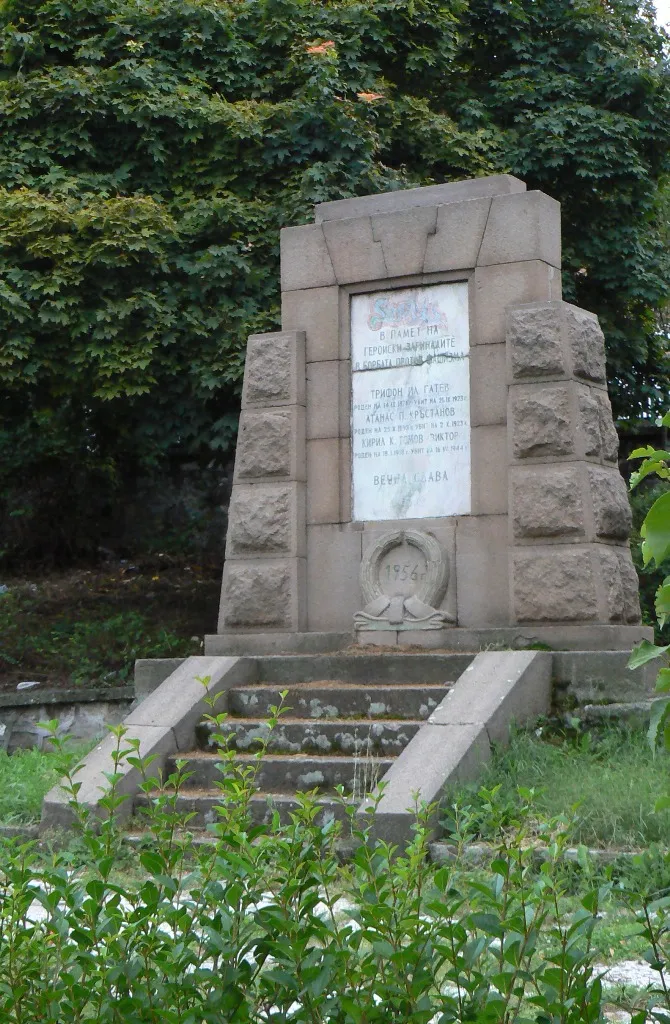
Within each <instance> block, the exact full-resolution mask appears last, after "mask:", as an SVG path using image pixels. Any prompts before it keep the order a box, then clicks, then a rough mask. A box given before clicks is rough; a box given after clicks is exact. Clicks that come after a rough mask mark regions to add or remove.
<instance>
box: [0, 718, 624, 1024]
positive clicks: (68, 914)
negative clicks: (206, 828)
mask: <svg viewBox="0 0 670 1024" xmlns="http://www.w3.org/2000/svg"><path fill="white" fill-rule="evenodd" d="M114 731H115V733H116V736H117V740H118V744H117V752H116V767H117V768H118V765H119V764H120V763H121V761H122V760H123V759H124V758H126V757H128V758H129V759H134V758H136V756H137V750H136V747H134V745H133V744H130V743H128V744H126V742H125V737H124V732H123V729H122V728H118V729H116V730H114ZM262 756H263V752H261V753H260V754H259V755H258V758H257V760H256V762H255V765H253V764H252V765H250V766H247V767H245V768H242V769H240V768H238V767H237V766H236V764H235V762H234V760H233V756H232V754H229V753H228V752H226V751H225V750H223V751H222V752H221V758H222V761H221V781H220V783H219V789H220V806H219V808H218V820H217V822H216V824H215V825H213V826H212V828H211V835H210V839H211V842H210V843H208V844H200V845H194V844H193V841H192V837H191V836H190V835H189V834H188V832H187V831H184V828H185V826H186V827H187V822H185V821H184V820H183V819H181V818H180V816H179V815H178V814H177V813H176V811H175V800H176V796H177V794H178V792H179V790H180V787H181V785H182V784H183V782H184V778H185V775H184V766H183V765H180V766H179V767H178V769H177V771H176V772H175V774H174V775H172V776H171V777H170V778H168V779H166V780H165V783H164V784H163V785H162V786H159V787H158V788H157V787H156V784H155V782H154V781H149V780H147V781H145V783H143V789H145V791H146V792H149V793H152V795H153V800H152V806H151V808H150V809H149V813H148V818H147V822H146V824H147V829H148V838H147V839H146V840H145V843H144V846H143V849H142V851H141V852H140V854H139V860H140V863H141V865H142V869H143V873H144V878H143V879H142V880H141V881H140V882H139V883H132V882H128V881H127V880H125V878H126V876H124V875H123V874H122V873H119V872H117V871H115V867H116V866H117V865H118V864H119V863H120V857H121V853H120V850H121V845H120V844H121V840H120V836H119V833H118V832H117V829H116V827H115V825H114V822H113V814H114V812H115V810H117V808H118V806H119V804H120V803H121V802H122V799H123V798H121V797H119V796H118V792H117V786H118V780H119V774H118V772H117V771H112V772H111V773H110V776H109V779H110V791H109V793H108V794H107V795H106V796H105V797H104V798H103V801H102V809H103V812H104V813H107V814H108V815H109V817H108V818H107V820H106V821H104V822H102V823H101V824H99V825H98V827H93V824H94V823H93V822H91V820H90V819H89V818H88V815H87V812H86V808H84V807H82V806H80V805H78V802H77V783H76V775H74V776H73V775H70V777H69V782H68V783H67V785H68V788H69V791H70V794H71V798H72V804H71V806H72V808H73V810H74V811H75V813H76V815H77V818H78V820H79V823H80V829H81V838H82V841H83V843H84V846H85V848H86V850H87V854H88V857H87V865H86V867H85V869H83V870H73V865H72V860H71V858H70V857H68V856H66V855H64V854H56V855H55V856H54V858H53V859H52V860H49V861H47V862H46V863H44V862H41V861H40V860H39V859H38V857H37V854H36V851H35V849H34V848H32V847H30V846H29V845H24V846H17V845H12V844H8V843H5V844H4V846H3V848H2V860H1V862H0V979H1V981H0V1014H1V1015H2V1016H1V1019H2V1020H3V1021H6V1022H7V1024H28V1022H30V1024H35V1022H37V1021H39V1022H40V1024H73V1022H83V1021H96V1022H101V1024H129V1022H132V1024H154V1022H155V1024H164V1022H166V1021H167V1022H170V1024H177V1022H179V1024H223V1022H254V1024H261V1022H263V1024H264V1022H267V1024H270V1022H273V1024H279V1022H289V1021H290V1022H293V1021H295V1022H310V1024H317V1022H323V1024H326V1022H329V1024H382V1022H383V1024H389V1022H398V1024H400V1022H403V1024H404V1022H406V1021H409V1020H411V1021H412V1022H413V1024H414V1022H416V1024H428V1022H430V1021H439V1022H440V1024H448V1022H452V1021H453V1022H466V1021H481V1022H484V1021H489V1022H491V1024H493V1022H505V1024H522V1022H523V1021H528V1020H531V1019H533V1020H540V1021H551V1022H556V1024H589V1022H593V1024H595V1022H596V1021H598V1020H599V1019H600V1015H601V997H602V992H601V982H600V980H599V978H598V977H597V974H596V972H595V971H594V967H593V960H594V952H593V947H592V941H591V935H592V931H593V928H594V925H595V922H596V919H597V915H598V911H599V906H600V901H601V899H602V898H603V896H604V895H605V893H604V891H602V890H598V889H594V890H591V891H589V892H588V893H586V894H585V895H584V897H583V899H582V900H581V903H580V905H579V907H578V909H577V910H576V911H575V912H573V913H572V914H571V915H570V916H569V918H566V917H564V916H561V915H560V914H559V912H558V910H559V906H560V901H561V899H562V895H563V890H562V887H561V883H560V882H557V881H556V878H555V873H554V870H553V869H554V867H555V864H556V863H557V862H558V861H559V860H560V858H561V856H562V851H563V848H564V846H565V843H566V841H567V834H568V833H567V831H566V828H565V822H563V821H561V820H557V821H553V822H550V823H548V824H547V828H546V831H545V832H544V834H543V838H544V840H545V841H546V843H547V844H548V846H549V849H550V856H549V860H548V861H547V863H546V865H545V866H544V867H543V869H542V870H541V871H540V872H539V873H538V872H537V871H535V869H534V868H533V867H532V863H531V862H532V854H531V851H530V850H529V848H528V842H527V839H528V833H527V828H526V824H525V814H526V811H523V812H522V813H521V814H520V815H519V816H518V818H517V819H516V820H515V822H514V824H513V826H512V827H510V828H509V829H508V830H507V832H506V833H505V834H504V836H503V837H502V838H501V839H500V841H499V844H498V848H497V855H496V858H495V860H494V861H493V863H492V865H491V869H490V874H489V875H488V876H487V877H486V878H483V877H479V878H478V879H474V878H472V877H471V876H469V875H468V874H466V873H464V872H462V871H461V870H460V868H459V867H458V865H453V866H451V867H442V868H435V867H434V866H432V865H431V864H430V863H429V861H428V858H427V853H428V838H429V832H428V828H427V824H426V821H427V815H426V813H425V812H423V811H421V810H419V812H418V814H417V820H416V827H415V837H414V840H413V841H412V843H411V844H410V845H409V846H408V847H407V848H406V849H405V850H403V851H397V850H394V849H393V848H390V847H389V846H387V845H386V844H385V843H382V842H374V841H372V839H371V837H370V836H369V834H368V829H367V826H365V827H363V828H358V827H356V826H354V828H353V834H354V840H355V841H357V843H358V846H357V848H356V851H355V854H354V857H353V861H352V862H351V864H350V865H348V866H346V867H343V866H342V865H341V864H340V860H339V857H338V852H337V840H338V837H339V835H340V831H339V828H338V826H336V825H335V824H334V823H333V822H329V823H326V824H324V825H318V824H317V823H316V816H317V811H318V808H317V805H316V803H315V800H314V799H313V798H312V796H310V795H309V794H308V795H305V796H303V797H301V799H300V801H299V808H298V810H297V811H296V812H295V813H294V814H293V815H292V818H291V821H290V822H289V823H288V824H281V823H280V821H279V820H278V818H277V817H276V816H275V817H273V818H272V819H271V820H270V822H269V823H268V824H267V825H256V824H254V823H253V822H252V820H251V818H250V815H249V806H250V798H251V796H252V794H253V793H254V791H255V776H256V771H257V768H258V766H259V765H260V763H261V758H262ZM133 763H136V764H138V765H140V767H142V763H141V762H139V761H134V762H133ZM35 907H39V908H41V911H42V913H41V915H40V916H39V919H38V917H37V914H36V912H35V909H34V908H35ZM31 908H33V909H32V910H31ZM541 937H542V941H540V939H541Z"/></svg>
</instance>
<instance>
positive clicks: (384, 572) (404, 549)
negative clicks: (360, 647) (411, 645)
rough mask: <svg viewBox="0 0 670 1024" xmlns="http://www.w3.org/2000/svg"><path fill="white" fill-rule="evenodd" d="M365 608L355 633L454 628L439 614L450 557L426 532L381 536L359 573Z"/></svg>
mask: <svg viewBox="0 0 670 1024" xmlns="http://www.w3.org/2000/svg"><path fill="white" fill-rule="evenodd" d="M360 581H361V590H362V592H363V600H364V601H365V607H364V608H363V610H362V611H360V612H356V614H355V615H354V625H355V627H356V629H395V630H400V629H444V627H445V626H447V625H454V624H455V619H454V618H453V616H451V615H449V614H448V613H447V612H443V611H438V609H437V607H436V606H437V605H439V604H440V602H441V601H442V599H443V598H444V595H445V594H446V592H447V585H448V583H449V559H448V558H447V555H446V554H445V552H444V551H443V550H442V548H441V547H440V545H439V544H438V542H437V541H436V540H435V538H434V537H432V536H431V535H430V534H429V533H421V532H419V531H418V530H397V531H394V532H393V533H385V534H384V535H383V536H382V537H380V538H379V540H378V541H377V543H376V544H375V545H374V547H372V548H371V549H370V550H369V551H368V552H367V554H365V555H364V556H363V561H362V562H361V571H360Z"/></svg>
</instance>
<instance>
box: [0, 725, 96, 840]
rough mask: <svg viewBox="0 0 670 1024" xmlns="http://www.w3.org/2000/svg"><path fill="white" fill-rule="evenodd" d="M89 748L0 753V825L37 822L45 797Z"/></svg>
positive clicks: (83, 745) (2, 751) (86, 746)
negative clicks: (63, 750)
mask: <svg viewBox="0 0 670 1024" xmlns="http://www.w3.org/2000/svg"><path fill="white" fill-rule="evenodd" d="M92 746H93V744H91V743H88V744H81V743H78V744H76V746H75V745H73V746H72V748H71V749H69V750H67V751H65V752H61V751H53V750H36V749H34V748H33V749H30V750H17V751H15V752H14V753H13V754H8V753H7V752H6V751H5V750H0V824H2V825H26V824H31V823H33V822H37V821H39V819H40V815H41V813H42V800H43V799H44V796H45V794H46V793H48V791H49V790H50V789H51V787H52V786H54V785H55V784H56V783H57V782H58V780H59V779H60V778H62V776H63V773H64V772H65V770H66V769H67V768H69V767H71V766H72V765H74V764H76V762H77V761H78V760H79V759H80V758H82V757H83V756H84V754H86V753H87V752H88V751H89V750H90V749H91V747H92Z"/></svg>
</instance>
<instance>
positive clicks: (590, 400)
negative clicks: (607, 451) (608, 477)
mask: <svg viewBox="0 0 670 1024" xmlns="http://www.w3.org/2000/svg"><path fill="white" fill-rule="evenodd" d="M579 419H580V422H581V428H582V433H583V436H584V454H585V455H589V456H591V458H594V459H599V458H600V457H601V455H602V436H601V434H600V408H599V406H598V402H597V401H596V398H595V395H594V393H593V391H592V390H591V388H589V389H588V390H587V389H584V391H580V394H579Z"/></svg>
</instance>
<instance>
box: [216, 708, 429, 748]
mask: <svg viewBox="0 0 670 1024" xmlns="http://www.w3.org/2000/svg"><path fill="white" fill-rule="evenodd" d="M421 725H422V722H420V721H412V720H410V719H404V720H394V719H382V720H380V721H377V722H375V721H369V720H366V719H360V720H359V719H337V718H331V719H326V720H322V721H313V720H311V719H304V718H288V717H282V718H281V719H280V721H279V724H278V725H277V726H276V728H275V729H273V730H272V731H270V730H269V728H268V726H267V724H266V723H265V722H263V721H260V720H258V719H255V718H229V719H228V720H227V721H226V722H225V723H224V725H223V726H222V727H221V726H217V725H213V724H212V723H210V722H201V723H200V725H198V727H197V729H196V741H197V745H198V747H199V748H200V749H201V750H216V749H217V743H216V741H215V740H213V738H212V736H213V735H216V734H220V733H223V734H224V735H225V736H226V737H228V744H229V747H230V749H231V750H239V751H240V752H245V751H246V752H249V753H251V752H253V751H254V750H257V749H258V748H259V746H260V743H261V742H262V741H263V740H264V739H266V738H268V753H271V754H300V753H314V754H336V753H341V754H349V755H352V754H360V755H361V756H363V757H368V756H377V757H379V756H382V757H383V756H385V757H389V756H390V757H395V756H396V755H397V754H399V753H400V752H401V751H402V750H404V749H405V747H406V746H407V744H408V743H409V741H410V740H411V739H412V738H413V737H414V736H415V735H416V733H417V731H418V729H419V728H420V727H421Z"/></svg>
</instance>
